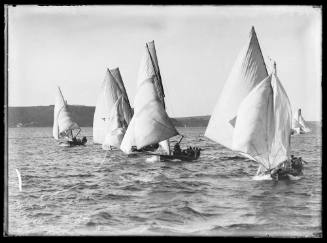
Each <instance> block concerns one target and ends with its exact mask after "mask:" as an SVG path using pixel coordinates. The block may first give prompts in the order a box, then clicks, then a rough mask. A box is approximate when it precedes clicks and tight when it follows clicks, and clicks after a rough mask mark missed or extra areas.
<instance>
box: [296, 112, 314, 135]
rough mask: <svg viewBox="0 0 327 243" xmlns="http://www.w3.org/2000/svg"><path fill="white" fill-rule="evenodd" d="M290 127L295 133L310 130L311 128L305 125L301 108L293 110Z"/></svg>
mask: <svg viewBox="0 0 327 243" xmlns="http://www.w3.org/2000/svg"><path fill="white" fill-rule="evenodd" d="M292 129H293V130H294V131H296V132H297V133H308V132H311V129H310V128H309V127H308V126H307V125H306V122H305V120H304V119H303V116H302V112H301V109H298V110H297V112H295V114H294V117H293V120H292Z"/></svg>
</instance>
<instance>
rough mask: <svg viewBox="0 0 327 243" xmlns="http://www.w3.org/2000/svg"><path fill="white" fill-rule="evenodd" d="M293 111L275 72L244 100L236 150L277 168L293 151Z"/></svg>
mask: <svg viewBox="0 0 327 243" xmlns="http://www.w3.org/2000/svg"><path fill="white" fill-rule="evenodd" d="M291 122H292V110H291V105H290V102H289V99H288V97H287V94H286V92H285V90H284V88H283V86H282V84H281V83H280V81H279V79H278V77H277V76H276V75H275V74H271V75H269V76H268V77H267V78H265V79H264V80H263V81H262V82H260V83H259V84H258V85H257V86H256V87H255V88H254V89H253V90H252V91H251V92H250V93H249V94H248V96H247V97H246V98H245V99H244V100H243V102H242V103H241V105H240V108H239V110H238V113H237V119H236V123H235V129H234V133H233V137H232V139H233V145H232V148H233V150H236V151H239V152H242V153H246V154H248V155H250V156H251V157H253V158H254V159H255V160H256V161H257V162H259V163H260V164H261V165H263V166H264V167H265V169H266V170H269V169H272V168H275V167H276V166H277V165H278V164H279V163H281V162H283V161H285V160H286V159H287V158H288V157H289V153H290V136H291Z"/></svg>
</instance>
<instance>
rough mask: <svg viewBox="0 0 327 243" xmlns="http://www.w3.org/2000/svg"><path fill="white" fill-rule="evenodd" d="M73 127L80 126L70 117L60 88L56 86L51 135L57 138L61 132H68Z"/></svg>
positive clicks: (77, 127)
mask: <svg viewBox="0 0 327 243" xmlns="http://www.w3.org/2000/svg"><path fill="white" fill-rule="evenodd" d="M74 129H80V127H79V125H78V124H77V123H76V122H75V121H74V120H73V119H72V115H71V112H70V111H69V108H68V105H67V101H65V99H64V97H63V95H62V93H61V90H60V88H59V87H58V92H57V95H56V101H55V106H54V125H53V137H54V138H55V139H59V138H60V137H61V134H63V133H67V132H70V131H72V130H74Z"/></svg>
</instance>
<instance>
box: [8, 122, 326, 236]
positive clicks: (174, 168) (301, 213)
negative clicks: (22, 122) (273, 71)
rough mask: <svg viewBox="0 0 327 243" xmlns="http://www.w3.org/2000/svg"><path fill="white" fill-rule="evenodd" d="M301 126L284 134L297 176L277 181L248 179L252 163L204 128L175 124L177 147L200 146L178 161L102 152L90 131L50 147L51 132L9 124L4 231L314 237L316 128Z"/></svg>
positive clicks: (317, 231) (317, 230)
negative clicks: (75, 143)
mask: <svg viewBox="0 0 327 243" xmlns="http://www.w3.org/2000/svg"><path fill="white" fill-rule="evenodd" d="M310 125H311V128H312V129H313V131H312V133H310V134H305V135H301V136H292V148H293V154H294V155H295V156H302V157H303V159H304V160H306V161H307V162H308V163H309V164H308V165H306V166H305V170H304V173H305V177H304V178H303V179H301V180H298V181H278V182H274V181H254V180H252V176H253V175H254V174H255V173H256V169H257V165H256V163H255V162H252V161H249V160H246V159H243V158H241V157H239V156H237V154H236V153H234V152H232V151H230V150H228V149H225V148H223V147H222V146H220V145H218V144H216V143H213V142H211V141H210V140H208V139H207V138H205V137H204V136H203V134H204V130H205V128H178V129H179V131H180V132H181V133H182V134H184V135H185V138H184V139H183V142H182V148H183V147H184V146H186V145H192V146H199V147H201V148H203V149H204V151H202V154H201V157H200V159H199V160H198V161H196V162H184V163H180V162H153V163H151V162H147V161H146V157H138V158H127V157H126V156H125V155H124V154H123V153H122V152H120V151H118V150H117V151H112V152H108V153H107V154H106V152H105V151H103V150H102V149H101V147H100V146H99V145H94V144H92V129H91V128H82V129H83V135H86V136H87V138H88V143H87V146H85V147H83V146H81V147H73V148H64V147H59V146H56V144H55V141H54V140H53V139H52V137H51V134H52V128H10V129H9V140H8V146H9V148H8V150H9V151H8V154H9V171H8V175H9V183H8V184H9V198H8V199H9V207H8V210H9V216H8V218H9V234H13V235H218V236H268V235H269V236H291V237H317V236H321V232H322V230H321V200H322V198H321V127H320V125H319V124H318V125H317V124H316V125H314V124H313V123H311V124H310ZM177 139H178V138H176V140H177ZM176 140H173V141H176ZM16 168H17V169H18V170H19V171H20V173H21V178H22V191H21V192H20V191H19V183H18V177H17V174H16V171H15V169H16Z"/></svg>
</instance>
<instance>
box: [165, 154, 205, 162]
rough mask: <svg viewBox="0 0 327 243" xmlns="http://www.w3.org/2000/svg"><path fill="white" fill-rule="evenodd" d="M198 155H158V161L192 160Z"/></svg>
mask: <svg viewBox="0 0 327 243" xmlns="http://www.w3.org/2000/svg"><path fill="white" fill-rule="evenodd" d="M199 157H200V156H194V155H160V161H172V160H181V161H193V160H197V159H198V158H199Z"/></svg>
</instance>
